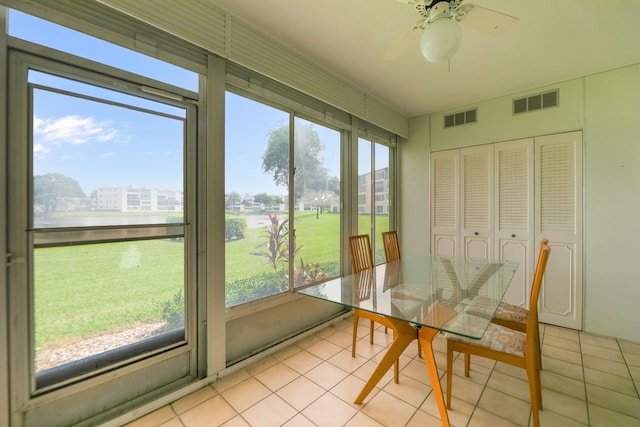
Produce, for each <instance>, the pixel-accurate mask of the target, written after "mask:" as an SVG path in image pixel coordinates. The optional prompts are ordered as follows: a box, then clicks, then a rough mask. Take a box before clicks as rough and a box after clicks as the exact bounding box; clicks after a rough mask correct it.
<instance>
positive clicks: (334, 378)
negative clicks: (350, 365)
mask: <svg viewBox="0 0 640 427" xmlns="http://www.w3.org/2000/svg"><path fill="white" fill-rule="evenodd" d="M347 375H349V373H348V372H345V371H343V370H342V369H340V368H338V367H337V366H335V365H333V364H331V363H329V362H322V363H321V364H319V365H318V366H316V367H315V368H313V369H311V370H309V372H307V373H306V374H305V375H304V376H305V377H307V378H309V379H310V380H311V381H313V382H315V383H316V384H318V385H319V386H321V387H323V388H324V389H325V390H330V389H332V388H333V387H334V386H335V385H336V384H338V383H339V382H340V381H342V380H343V379H345V378H346V377H347Z"/></svg>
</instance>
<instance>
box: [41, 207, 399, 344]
mask: <svg viewBox="0 0 640 427" xmlns="http://www.w3.org/2000/svg"><path fill="white" fill-rule="evenodd" d="M369 218H370V217H369V216H367V215H363V216H361V217H360V227H361V230H368V229H369V220H370V219H369ZM295 219H296V222H295V226H296V233H297V236H298V237H297V240H298V242H297V243H298V245H302V248H301V250H300V253H299V254H300V255H301V256H302V258H303V259H304V261H305V262H310V261H312V262H313V263H315V264H317V265H318V266H320V267H321V268H325V269H327V270H328V273H330V275H337V274H338V273H339V271H338V268H339V248H340V246H339V245H340V242H339V235H340V216H339V215H338V214H332V213H326V212H325V213H323V214H322V215H319V218H316V214H315V212H296V213H295ZM377 221H378V223H377V227H378V230H381V229H385V230H386V229H387V227H388V217H386V216H380V217H378V218H377ZM263 231H264V228H251V229H247V231H246V235H245V238H244V239H241V240H235V241H230V242H227V243H226V244H225V259H226V281H227V282H228V283H231V282H233V281H234V280H238V279H244V278H248V277H251V276H254V277H258V280H259V277H263V276H259V275H260V274H264V273H270V272H273V268H271V267H270V266H269V264H267V262H265V259H264V257H260V256H256V255H253V254H251V252H254V251H255V250H256V246H258V245H259V244H261V243H264V242H266V237H265V236H264V234H263ZM377 234H378V235H377V236H376V241H377V243H376V244H377V245H378V247H379V251H378V252H380V251H381V250H382V242H381V239H380V236H379V234H380V233H377ZM183 251H184V245H183V243H182V242H174V241H170V240H143V241H136V242H119V243H109V244H100V245H77V246H65V247H56V248H42V249H37V250H36V251H35V255H34V298H35V313H34V314H35V330H36V348H40V347H41V346H42V345H44V344H45V343H58V342H60V341H63V340H73V339H77V338H82V337H87V336H91V335H93V334H100V333H103V332H105V331H109V330H113V329H122V328H126V327H129V326H131V325H135V324H136V323H139V322H151V321H160V320H162V315H161V311H162V307H163V304H166V303H167V302H168V301H171V300H172V299H173V298H174V296H175V295H176V293H179V292H180V291H181V289H182V286H183V278H184V270H183V268H184V267H183V253H184V252H183ZM347 256H348V255H347Z"/></svg>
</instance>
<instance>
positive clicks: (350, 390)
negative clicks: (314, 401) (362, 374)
mask: <svg viewBox="0 0 640 427" xmlns="http://www.w3.org/2000/svg"><path fill="white" fill-rule="evenodd" d="M365 383H366V381H364V380H362V379H360V378H358V377H356V376H354V375H349V376H347V377H346V378H345V379H344V380H342V381H341V382H340V383H339V384H337V385H336V386H335V387H334V388H332V389H331V393H332V394H334V395H335V396H338V397H339V398H340V399H342V400H343V401H344V402H346V403H347V404H349V405H351V406H353V407H354V408H357V409H361V408H362V405H356V404H355V403H353V401H354V400H356V397H358V395H359V394H360V392H361V391H362V388H363V387H364V385H365ZM378 392H380V387H379V386H376V387H374V388H373V390H372V391H371V392H370V393H369V395H368V396H367V397H366V399H365V400H364V403H367V402H368V401H369V400H371V398H373V396H375V395H376V394H377V393H378Z"/></svg>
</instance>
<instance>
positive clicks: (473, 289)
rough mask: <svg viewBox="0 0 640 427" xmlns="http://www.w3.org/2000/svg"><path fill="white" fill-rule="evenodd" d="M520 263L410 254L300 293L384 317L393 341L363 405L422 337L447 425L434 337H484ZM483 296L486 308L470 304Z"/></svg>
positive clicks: (364, 394)
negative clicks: (443, 334) (396, 363)
mask: <svg viewBox="0 0 640 427" xmlns="http://www.w3.org/2000/svg"><path fill="white" fill-rule="evenodd" d="M517 268H518V262H514V261H504V260H491V259H479V258H465V257H447V256H439V255H421V256H410V257H405V258H402V259H400V260H397V261H392V262H389V263H386V264H380V265H378V266H376V267H374V268H372V269H367V270H364V271H361V272H359V273H356V274H352V275H348V276H344V277H340V278H336V279H332V280H329V281H326V282H323V283H319V284H315V285H312V286H309V287H306V288H303V289H299V290H298V292H299V293H300V294H302V295H307V296H310V297H314V298H319V299H322V300H326V301H330V302H332V303H337V304H342V305H344V306H346V307H350V308H354V309H359V310H365V311H369V312H372V313H375V314H378V315H380V316H381V320H380V323H382V324H383V325H384V326H386V327H388V328H390V329H392V330H393V336H394V339H393V342H392V343H391V345H390V346H389V348H388V349H387V352H386V353H385V355H384V357H383V358H382V359H381V360H380V362H379V364H378V366H377V368H376V369H375V370H374V372H373V373H372V374H371V377H370V378H369V380H368V381H367V383H366V384H365V386H364V387H363V389H362V391H361V392H360V394H359V395H358V396H357V397H356V399H355V401H354V403H356V404H361V403H362V402H363V401H364V399H365V398H366V397H367V395H368V394H369V393H370V392H371V391H372V390H373V388H374V387H375V386H376V384H378V382H379V381H380V379H381V378H382V377H383V376H384V375H385V373H386V372H387V371H388V370H389V369H390V368H391V366H392V365H393V364H394V362H395V361H396V360H397V359H398V358H399V357H400V355H401V354H402V353H403V352H404V350H405V349H406V348H407V346H409V344H411V342H413V340H415V339H417V340H418V342H419V343H420V346H421V347H422V353H423V357H424V360H425V364H426V367H427V371H428V374H429V378H430V380H431V385H432V387H433V392H434V397H435V399H436V403H437V405H438V410H439V412H440V417H441V420H442V424H443V425H444V426H448V425H449V418H448V415H447V410H446V407H445V403H444V397H443V394H442V387H441V385H440V380H439V377H438V369H437V366H436V361H435V357H434V354H433V347H432V341H433V338H434V337H435V336H436V335H437V334H438V333H439V332H447V333H451V334H457V335H462V336H465V337H468V338H471V339H480V338H482V335H483V334H484V332H485V330H486V329H487V327H488V325H489V323H490V322H491V318H492V317H493V314H494V313H495V311H496V309H497V308H498V304H499V303H500V301H501V300H502V298H503V297H504V294H505V292H506V290H507V287H508V286H509V283H510V282H511V280H512V278H513V276H514V274H515V272H516V270H517ZM476 297H484V298H482V309H481V310H471V308H472V307H473V306H469V305H470V303H471V302H472V301H473V300H474V298H476Z"/></svg>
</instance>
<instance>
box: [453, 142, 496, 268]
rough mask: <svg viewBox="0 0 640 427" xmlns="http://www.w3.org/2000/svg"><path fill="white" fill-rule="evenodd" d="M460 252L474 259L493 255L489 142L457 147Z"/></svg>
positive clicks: (490, 153)
mask: <svg viewBox="0 0 640 427" xmlns="http://www.w3.org/2000/svg"><path fill="white" fill-rule="evenodd" d="M460 171H461V183H462V187H461V190H460V191H461V195H462V197H461V201H460V203H461V206H460V209H461V212H462V218H461V225H462V227H461V238H462V241H461V244H462V247H461V249H462V250H461V251H460V255H463V256H467V257H474V258H491V257H493V230H492V229H493V145H482V146H478V147H470V148H464V149H462V150H460Z"/></svg>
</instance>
